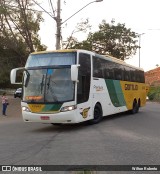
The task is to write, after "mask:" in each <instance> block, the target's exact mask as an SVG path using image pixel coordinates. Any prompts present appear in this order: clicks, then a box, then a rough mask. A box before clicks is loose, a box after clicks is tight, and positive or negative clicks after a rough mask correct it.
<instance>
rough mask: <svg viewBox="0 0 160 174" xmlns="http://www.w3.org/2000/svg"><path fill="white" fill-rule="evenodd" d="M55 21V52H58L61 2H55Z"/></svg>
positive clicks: (59, 0)
mask: <svg viewBox="0 0 160 174" xmlns="http://www.w3.org/2000/svg"><path fill="white" fill-rule="evenodd" d="M55 21H56V23H57V33H56V50H59V49H60V42H61V0H57V17H55Z"/></svg>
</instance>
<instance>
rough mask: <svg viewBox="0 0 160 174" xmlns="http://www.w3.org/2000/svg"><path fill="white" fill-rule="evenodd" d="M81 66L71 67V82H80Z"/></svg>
mask: <svg viewBox="0 0 160 174" xmlns="http://www.w3.org/2000/svg"><path fill="white" fill-rule="evenodd" d="M79 66H80V65H71V80H72V81H75V82H78V67H79Z"/></svg>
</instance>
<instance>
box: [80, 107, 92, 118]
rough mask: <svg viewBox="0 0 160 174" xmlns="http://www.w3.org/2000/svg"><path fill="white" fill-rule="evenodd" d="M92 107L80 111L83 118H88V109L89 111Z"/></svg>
mask: <svg viewBox="0 0 160 174" xmlns="http://www.w3.org/2000/svg"><path fill="white" fill-rule="evenodd" d="M89 109H90V107H89V108H85V109H83V111H82V112H81V113H80V114H81V115H82V116H83V118H87V117H88V111H89Z"/></svg>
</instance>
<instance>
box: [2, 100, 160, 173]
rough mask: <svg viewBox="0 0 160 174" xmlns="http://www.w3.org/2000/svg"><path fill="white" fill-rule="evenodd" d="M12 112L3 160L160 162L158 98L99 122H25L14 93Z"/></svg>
mask: <svg viewBox="0 0 160 174" xmlns="http://www.w3.org/2000/svg"><path fill="white" fill-rule="evenodd" d="M7 114H8V116H7V117H2V116H0V164H1V165H158V164H160V104H158V103H150V102H148V103H147V105H146V107H144V108H142V109H140V112H139V113H138V114H135V115H129V114H127V113H123V114H118V115H114V116H109V117H106V118H104V119H103V121H102V122H100V123H99V124H96V125H88V124H86V123H82V124H76V125H62V126H53V125H51V124H40V123H24V122H23V120H22V118H21V109H20V99H18V98H16V99H13V97H10V105H9V107H8V110H7ZM59 173H61V172H59ZM101 173H107V172H101ZM109 173H112V172H109ZM118 173H121V172H118ZM150 173H155V172H150ZM140 174H141V173H140Z"/></svg>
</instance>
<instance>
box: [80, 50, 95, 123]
mask: <svg viewBox="0 0 160 174" xmlns="http://www.w3.org/2000/svg"><path fill="white" fill-rule="evenodd" d="M78 64H80V67H79V71H78V83H77V112H78V115H79V117H80V118H79V120H83V121H84V120H89V119H91V118H92V109H91V106H92V105H91V104H92V103H91V102H92V101H91V95H90V86H91V85H90V84H91V56H90V55H89V54H84V53H79V63H78Z"/></svg>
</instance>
